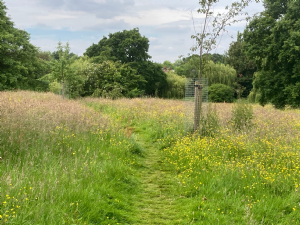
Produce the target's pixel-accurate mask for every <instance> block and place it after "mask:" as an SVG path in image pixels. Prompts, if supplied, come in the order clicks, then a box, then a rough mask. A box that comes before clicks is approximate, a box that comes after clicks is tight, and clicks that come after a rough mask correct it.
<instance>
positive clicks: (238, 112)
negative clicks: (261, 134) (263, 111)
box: [230, 101, 254, 131]
mask: <svg viewBox="0 0 300 225" xmlns="http://www.w3.org/2000/svg"><path fill="white" fill-rule="evenodd" d="M231 113H232V115H231V121H230V122H231V124H232V126H233V128H234V129H235V130H237V131H240V130H244V129H249V128H251V127H252V126H253V123H252V119H253V117H254V115H253V107H252V105H250V104H247V103H244V102H242V101H238V102H237V103H236V104H235V105H234V106H233V107H232V111H231Z"/></svg>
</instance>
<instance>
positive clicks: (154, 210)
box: [136, 135, 180, 224]
mask: <svg viewBox="0 0 300 225" xmlns="http://www.w3.org/2000/svg"><path fill="white" fill-rule="evenodd" d="M137 141H138V143H139V144H140V145H141V146H142V147H143V148H144V149H145V151H146V152H145V159H144V168H142V169H141V172H140V178H141V188H142V191H141V193H140V195H139V196H138V199H139V201H138V202H137V203H136V206H137V208H138V212H139V214H138V215H137V216H138V222H137V223H136V224H178V222H179V221H180V216H179V215H180V212H179V211H178V210H177V208H176V205H175V204H174V200H175V198H174V196H173V195H172V191H171V190H172V185H173V182H174V180H172V178H173V176H172V175H171V174H170V171H168V170H166V167H165V165H164V163H163V162H162V158H161V155H160V152H159V150H158V149H157V147H156V146H155V145H154V146H153V144H152V143H149V142H148V143H147V142H146V141H145V139H143V136H142V135H140V136H139V139H138V140H137Z"/></svg>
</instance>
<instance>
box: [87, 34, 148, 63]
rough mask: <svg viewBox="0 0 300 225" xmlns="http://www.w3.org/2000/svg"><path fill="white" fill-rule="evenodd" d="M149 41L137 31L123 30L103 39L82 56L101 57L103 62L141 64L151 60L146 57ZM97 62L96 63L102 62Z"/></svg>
mask: <svg viewBox="0 0 300 225" xmlns="http://www.w3.org/2000/svg"><path fill="white" fill-rule="evenodd" d="M148 49H149V40H148V38H146V37H145V36H141V34H140V32H139V29H138V28H134V29H132V30H129V31H128V30H124V31H122V32H116V33H113V34H111V33H110V34H109V35H108V38H107V37H103V39H101V40H100V41H99V42H98V44H97V45H96V44H93V45H92V46H90V47H89V48H88V49H87V50H86V52H85V53H84V55H87V56H89V57H100V56H101V57H102V58H103V61H105V60H121V61H122V63H129V62H143V61H146V60H148V59H150V58H151V56H150V55H148ZM103 53H104V54H103ZM105 57H106V58H105ZM98 59H99V58H98ZM103 61H98V62H100V63H101V62H103Z"/></svg>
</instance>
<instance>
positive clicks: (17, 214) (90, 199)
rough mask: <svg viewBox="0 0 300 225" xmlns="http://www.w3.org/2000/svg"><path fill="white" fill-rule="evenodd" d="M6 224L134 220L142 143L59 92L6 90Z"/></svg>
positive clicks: (0, 165)
mask: <svg viewBox="0 0 300 225" xmlns="http://www.w3.org/2000/svg"><path fill="white" fill-rule="evenodd" d="M0 156H1V157H2V160H1V161H0V175H1V176H0V177H1V178H0V183H1V186H0V200H1V203H0V215H1V216H0V224H117V223H120V224H127V223H128V224H130V223H131V220H132V218H133V217H130V215H131V214H134V210H135V209H134V208H133V207H132V195H133V194H134V193H135V192H136V188H135V187H136V186H137V179H136V178H135V177H134V173H135V167H136V164H137V161H138V160H137V159H138V155H137V154H136V143H135V142H134V141H133V140H131V139H129V138H127V137H126V136H124V135H123V134H121V132H120V130H119V129H118V127H117V126H112V125H111V124H110V121H109V118H107V117H106V116H103V115H102V114H101V113H99V112H96V111H95V110H93V109H91V108H88V107H86V106H83V105H82V104H80V103H79V102H76V101H69V100H62V99H61V98H60V97H59V96H56V95H54V94H41V93H33V92H1V93H0Z"/></svg>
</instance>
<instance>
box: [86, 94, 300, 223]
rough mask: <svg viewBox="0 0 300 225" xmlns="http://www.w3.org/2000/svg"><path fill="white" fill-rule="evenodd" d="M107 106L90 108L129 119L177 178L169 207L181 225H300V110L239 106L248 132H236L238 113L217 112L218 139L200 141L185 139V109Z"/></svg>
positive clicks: (134, 103)
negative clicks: (178, 213)
mask: <svg viewBox="0 0 300 225" xmlns="http://www.w3.org/2000/svg"><path fill="white" fill-rule="evenodd" d="M105 101H106V102H105V103H104V102H103V100H100V101H99V100H95V99H93V100H92V99H90V100H89V102H90V103H89V104H98V105H101V107H106V106H107V108H106V109H107V112H108V111H109V110H110V113H111V114H114V115H115V118H119V119H120V120H122V118H124V117H126V116H127V118H131V122H130V125H129V126H132V127H134V129H135V131H136V132H141V133H144V134H145V133H146V134H147V137H148V140H150V142H151V143H156V145H155V146H156V147H157V148H160V149H162V152H161V157H163V160H162V161H164V165H165V170H169V171H171V173H172V174H173V177H174V180H173V182H172V185H171V186H170V188H171V189H172V191H171V192H170V196H172V197H173V198H174V201H173V202H172V204H175V205H176V207H177V209H178V210H179V211H181V213H182V215H181V218H182V220H181V223H178V224H189V223H193V224H290V223H296V224H297V223H299V222H300V216H299V215H300V214H299V210H300V196H299V194H298V189H299V186H300V164H299V162H300V153H299V143H300V142H299V141H300V140H299V137H300V111H299V110H288V109H287V110H285V111H278V110H275V109H274V108H273V107H272V106H266V107H264V108H263V107H261V106H258V105H253V106H252V107H250V108H249V106H247V105H246V106H245V107H246V108H249V110H248V109H245V107H244V106H242V109H243V110H242V111H243V112H242V114H245V113H246V114H245V116H246V117H247V118H244V119H245V121H246V122H247V124H246V126H245V127H243V126H242V125H241V126H239V129H236V127H235V124H234V123H236V121H235V120H237V121H240V123H242V122H243V118H241V117H243V115H240V114H239V113H236V107H237V106H235V105H234V104H226V103H221V104H216V105H215V107H216V112H217V114H218V120H219V121H218V124H219V126H220V127H219V129H218V131H217V132H218V133H216V134H215V135H212V136H211V135H209V136H199V135H192V134H190V135H185V132H184V131H183V130H184V112H185V110H184V107H185V103H184V102H182V101H166V100H159V99H134V100H118V101H108V100H105ZM92 102H93V103H92ZM96 102H98V103H96ZM213 107H214V106H213ZM243 107H244V108H243ZM245 110H246V111H245ZM247 110H248V112H249V111H251V110H253V118H252V115H250V114H251V113H250V114H249V113H248V112H247ZM251 118H252V119H251ZM250 120H251V121H250ZM250 122H251V126H248V125H249V123H250ZM166 213H167V212H166ZM173 222H174V221H173ZM174 223H175V222H174ZM166 224H167V223H166ZM176 224H177V223H176Z"/></svg>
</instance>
